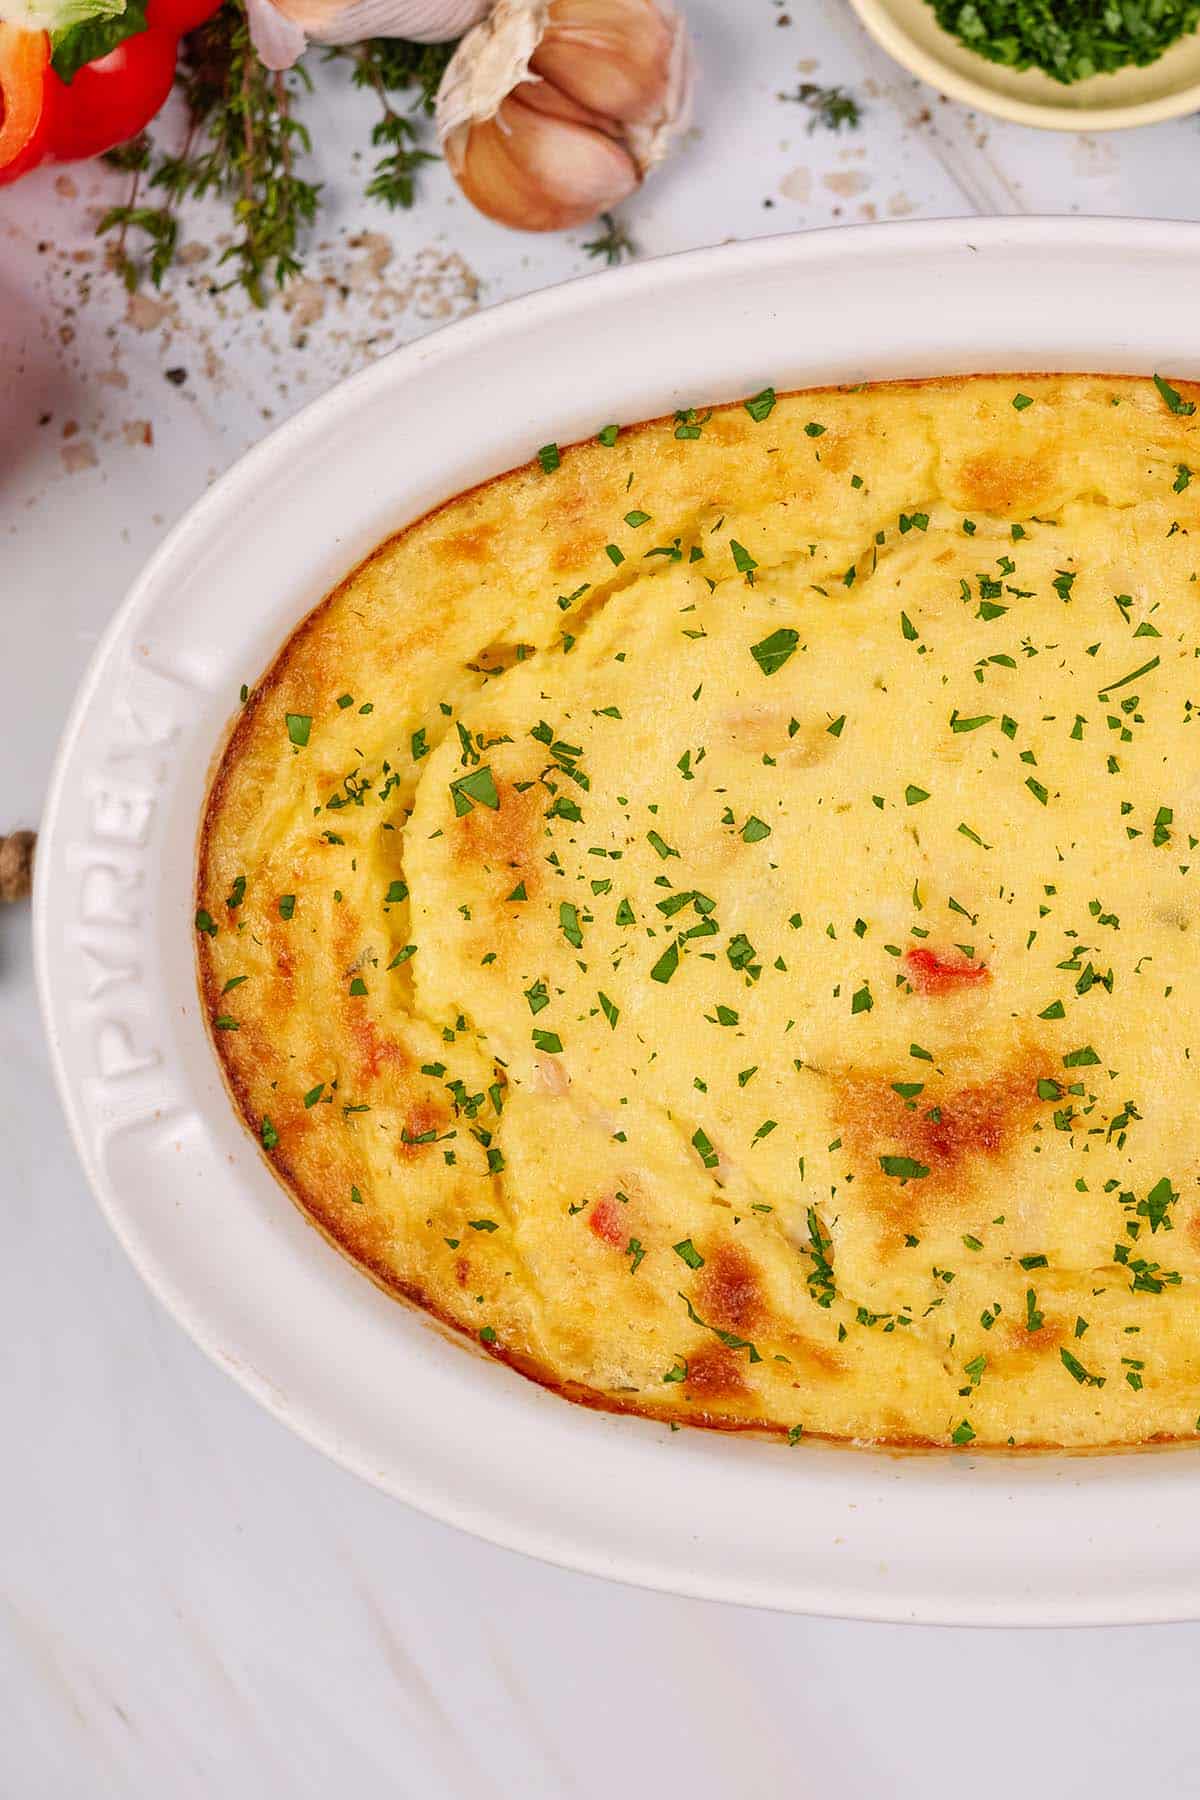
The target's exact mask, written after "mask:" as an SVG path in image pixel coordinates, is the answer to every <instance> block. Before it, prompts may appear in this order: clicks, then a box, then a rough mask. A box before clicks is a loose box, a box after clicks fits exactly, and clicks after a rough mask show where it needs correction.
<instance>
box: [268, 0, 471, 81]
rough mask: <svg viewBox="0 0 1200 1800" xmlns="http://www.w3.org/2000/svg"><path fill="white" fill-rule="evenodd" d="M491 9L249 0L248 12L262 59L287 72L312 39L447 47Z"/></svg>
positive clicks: (439, 2)
mask: <svg viewBox="0 0 1200 1800" xmlns="http://www.w3.org/2000/svg"><path fill="white" fill-rule="evenodd" d="M490 5H491V0H349V4H347V0H247V11H248V13H249V16H250V35H251V37H252V38H253V40H254V47H255V49H256V50H257V51H258V54H259V58H260V60H261V61H262V62H263V63H265V64H266V67H267V68H268V69H288V68H290V67H291V66H292V64H293V63H294V62H295V61H296V58H297V57H298V56H300V55H301V54H302V53H303V51H304V49H305V47H306V45H307V43H308V40H309V39H310V38H311V39H312V40H313V42H314V43H318V44H358V43H361V42H362V41H363V39H364V38H372V37H395V38H413V39H414V40H415V41H416V42H417V43H420V44H445V43H448V42H449V41H450V39H451V38H456V37H461V36H462V35H463V33H464V32H466V31H470V30H471V28H472V26H474V25H478V23H479V21H480V20H481V19H482V18H484V17H486V15H487V11H488V8H489V6H490ZM272 14H274V15H275V17H274V18H272V16H271V15H272Z"/></svg>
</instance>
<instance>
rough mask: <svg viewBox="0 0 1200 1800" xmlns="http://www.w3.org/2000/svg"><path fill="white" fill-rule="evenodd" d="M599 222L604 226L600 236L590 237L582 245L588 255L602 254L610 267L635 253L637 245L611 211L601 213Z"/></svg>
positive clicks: (633, 255)
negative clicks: (588, 240)
mask: <svg viewBox="0 0 1200 1800" xmlns="http://www.w3.org/2000/svg"><path fill="white" fill-rule="evenodd" d="M600 223H601V224H602V225H603V227H604V230H603V231H602V232H601V234H600V236H599V237H596V238H592V239H591V241H590V242H589V243H586V244H585V245H584V246H583V248H584V249H585V250H586V251H587V253H588V255H589V256H602V257H603V258H604V260H605V262H606V263H608V265H609V266H610V268H611V267H612V266H613V264H615V263H619V262H621V261H623V260H624V258H625V257H627V256H628V257H630V258H632V257H635V256H636V255H637V253H638V252H637V245H636V244H635V243H634V241H633V239H632V238H631V237H630V235H629V232H628V231H627V230H626V228H625V226H624V224H623V223H622V222H621V220H620V219H618V218H616V217H615V215H614V214H613V213H601V214H600Z"/></svg>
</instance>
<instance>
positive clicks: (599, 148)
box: [437, 0, 691, 231]
mask: <svg viewBox="0 0 1200 1800" xmlns="http://www.w3.org/2000/svg"><path fill="white" fill-rule="evenodd" d="M690 87H691V58H690V53H689V47H688V42H687V35H686V33H685V31H684V29H683V24H682V22H681V20H680V19H679V17H678V15H677V14H676V13H675V12H674V10H673V9H672V8H671V7H670V6H669V4H667V3H666V0H496V5H495V7H494V9H493V11H492V13H491V14H490V16H489V17H488V18H487V19H485V20H484V21H483V22H482V23H481V24H480V25H478V26H476V28H475V29H474V30H473V31H471V32H469V33H468V35H467V36H466V37H465V38H464V39H463V41H462V43H461V44H460V45H459V47H458V49H457V50H456V51H455V53H454V56H453V58H452V59H451V62H450V65H449V67H448V68H447V70H446V73H445V76H444V77H443V80H442V85H441V89H440V90H439V93H438V100H437V123H438V137H439V139H440V141H441V145H442V150H443V153H444V155H445V157H446V161H447V163H448V164H449V166H450V169H451V172H452V173H453V175H454V177H455V179H456V180H457V181H458V183H459V185H460V187H461V188H462V189H463V192H464V193H465V194H466V195H467V198H468V199H469V200H471V201H472V202H473V204H474V205H476V206H477V207H478V208H479V210H480V211H481V212H483V213H486V214H487V215H488V217H489V218H493V219H497V220H498V221H499V222H500V223H501V224H504V225H511V226H513V227H515V228H516V229H518V230H524V231H556V230H561V229H562V228H563V227H565V226H570V225H581V224H583V223H585V222H586V221H587V220H588V219H591V218H594V217H595V216H596V214H597V213H598V212H606V211H608V210H609V209H610V208H611V207H613V206H615V205H617V204H618V202H619V201H621V200H623V199H624V198H625V197H626V195H627V194H629V193H631V192H632V191H633V189H634V188H635V187H636V186H637V185H638V183H639V182H640V181H641V180H642V179H643V177H644V176H645V175H646V174H647V172H648V171H649V170H650V169H651V168H653V166H654V165H655V163H657V162H658V161H660V160H661V158H662V157H663V155H665V153H666V151H667V149H668V147H669V145H670V143H671V141H672V139H673V138H674V137H675V136H676V135H677V134H678V132H679V131H680V130H681V129H682V127H683V125H684V124H685V123H686V113H687V107H688V101H689V98H690Z"/></svg>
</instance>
